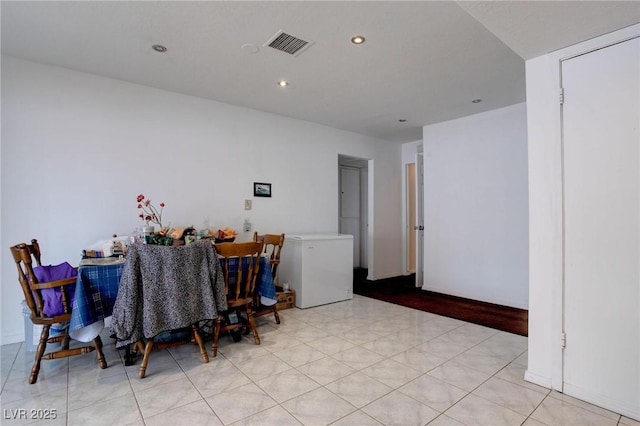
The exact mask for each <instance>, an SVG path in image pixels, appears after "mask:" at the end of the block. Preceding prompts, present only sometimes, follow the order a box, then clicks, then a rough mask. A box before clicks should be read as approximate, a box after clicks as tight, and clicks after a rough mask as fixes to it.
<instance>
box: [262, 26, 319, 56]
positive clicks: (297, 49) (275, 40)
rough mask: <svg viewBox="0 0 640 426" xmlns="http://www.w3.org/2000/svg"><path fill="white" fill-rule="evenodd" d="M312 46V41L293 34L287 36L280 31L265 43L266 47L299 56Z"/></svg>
mask: <svg viewBox="0 0 640 426" xmlns="http://www.w3.org/2000/svg"><path fill="white" fill-rule="evenodd" d="M312 44H313V42H311V41H307V40H302V39H301V38H298V37H295V36H292V35H291V34H287V33H285V32H284V31H282V30H280V31H278V32H277V33H276V35H274V36H273V37H271V39H270V40H269V41H267V42H266V43H265V46H269V47H271V48H274V49H276V50H279V51H281V52H285V53H288V54H290V55H293V56H297V55H299V54H300V53H302V52H303V51H305V50H306V49H307V48H308V47H309V46H311V45H312Z"/></svg>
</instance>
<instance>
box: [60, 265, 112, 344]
mask: <svg viewBox="0 0 640 426" xmlns="http://www.w3.org/2000/svg"><path fill="white" fill-rule="evenodd" d="M123 268H124V263H117V264H112V265H101V266H81V267H80V268H78V278H77V279H76V295H75V299H74V301H73V305H72V308H71V321H70V324H69V333H70V334H71V335H72V337H74V334H75V335H78V332H79V330H81V329H83V328H85V327H89V326H91V325H92V324H94V323H97V322H102V321H103V320H104V319H105V318H107V317H109V316H111V312H112V311H113V304H114V303H115V301H116V296H117V295H118V287H119V284H120V276H121V275H122V270H123ZM94 337H95V336H94ZM74 338H75V337H74ZM87 338H88V337H87ZM82 340H83V341H84V339H82Z"/></svg>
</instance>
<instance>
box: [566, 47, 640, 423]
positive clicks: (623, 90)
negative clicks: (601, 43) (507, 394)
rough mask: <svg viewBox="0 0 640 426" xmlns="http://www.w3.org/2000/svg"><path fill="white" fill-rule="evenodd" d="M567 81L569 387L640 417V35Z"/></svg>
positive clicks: (571, 70) (571, 64) (587, 61)
mask: <svg viewBox="0 0 640 426" xmlns="http://www.w3.org/2000/svg"><path fill="white" fill-rule="evenodd" d="M562 85H563V88H564V97H565V101H564V105H563V159H564V160H563V162H564V256H565V257H564V294H565V296H564V327H565V328H564V330H565V334H566V348H565V350H564V371H563V376H564V377H563V380H564V383H563V387H564V389H563V390H564V392H565V393H567V394H569V395H572V396H575V397H577V398H580V399H583V400H586V401H589V402H592V403H595V404H598V405H600V406H603V407H606V408H609V409H611V410H613V411H616V412H619V413H622V414H625V415H627V416H630V417H635V418H640V350H639V345H640V316H639V312H640V130H639V127H640V126H639V125H640V107H639V105H640V103H639V99H640V39H637V38H636V39H633V40H630V41H626V42H623V43H620V44H616V45H613V46H610V47H607V48H604V49H601V50H597V51H594V52H591V53H588V54H585V55H582V56H579V57H576V58H572V59H568V60H566V61H564V62H563V63H562ZM559 339H560V337H559Z"/></svg>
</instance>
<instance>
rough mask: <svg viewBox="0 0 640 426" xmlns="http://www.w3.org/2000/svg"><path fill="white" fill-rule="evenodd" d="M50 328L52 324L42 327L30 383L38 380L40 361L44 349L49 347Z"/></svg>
mask: <svg viewBox="0 0 640 426" xmlns="http://www.w3.org/2000/svg"><path fill="white" fill-rule="evenodd" d="M50 328H51V326H50V325H45V326H43V327H42V333H40V342H39V343H38V348H37V349H36V355H35V360H34V363H33V367H32V368H31V375H30V376H29V384H30V385H32V384H34V383H35V382H37V381H38V374H39V373H40V362H41V361H42V356H43V355H44V351H45V350H46V349H47V341H48V340H49V329H50Z"/></svg>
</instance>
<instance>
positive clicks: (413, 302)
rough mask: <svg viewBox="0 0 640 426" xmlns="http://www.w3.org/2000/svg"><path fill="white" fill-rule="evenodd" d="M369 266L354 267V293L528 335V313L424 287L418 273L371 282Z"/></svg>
mask: <svg viewBox="0 0 640 426" xmlns="http://www.w3.org/2000/svg"><path fill="white" fill-rule="evenodd" d="M366 276H367V270H366V269H355V270H354V274H353V292H354V293H355V294H359V295H361V296H366V297H371V298H373V299H378V300H384V301H385V302H391V303H395V304H397V305H402V306H406V307H408V308H414V309H419V310H422V311H426V312H431V313H434V314H438V315H444V316H446V317H450V318H456V319H459V320H463V321H468V322H472V323H474V324H480V325H484V326H486V327H491V328H495V329H497V330H502V331H507V332H509V333H515V334H519V335H521V336H527V335H528V322H529V312H528V311H527V310H524V309H517V308H511V307H508V306H501V305H495V304H493V303H486V302H480V301H477V300H471V299H465V298H462V297H456V296H449V295H446V294H441V293H434V292H432V291H426V290H422V289H420V288H416V286H415V275H408V276H400V277H394V278H388V279H384V280H376V281H368V280H367V279H366Z"/></svg>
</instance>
